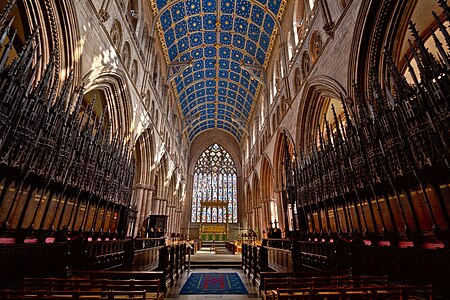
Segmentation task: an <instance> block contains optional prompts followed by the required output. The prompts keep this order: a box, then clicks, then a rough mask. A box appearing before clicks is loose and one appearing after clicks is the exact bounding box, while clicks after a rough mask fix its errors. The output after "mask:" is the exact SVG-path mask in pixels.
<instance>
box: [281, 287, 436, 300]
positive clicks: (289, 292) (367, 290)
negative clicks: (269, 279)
mask: <svg viewBox="0 0 450 300" xmlns="http://www.w3.org/2000/svg"><path fill="white" fill-rule="evenodd" d="M276 297H277V298H276V299H279V300H287V299H290V300H294V299H295V300H297V299H311V300H313V299H339V300H346V299H368V300H378V299H391V300H393V299H400V300H406V299H428V300H431V299H433V291H432V287H431V286H430V285H428V286H389V287H386V286H378V287H375V286H372V287H358V288H347V287H338V288H301V289H277V291H276Z"/></svg>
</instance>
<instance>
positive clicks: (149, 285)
mask: <svg viewBox="0 0 450 300" xmlns="http://www.w3.org/2000/svg"><path fill="white" fill-rule="evenodd" d="M24 290H26V291H32V290H47V291H74V290H78V291H109V290H114V291H146V293H147V298H148V299H163V298H164V293H162V292H161V290H160V281H159V279H149V280H136V279H128V280H112V279H88V278H25V280H24Z"/></svg>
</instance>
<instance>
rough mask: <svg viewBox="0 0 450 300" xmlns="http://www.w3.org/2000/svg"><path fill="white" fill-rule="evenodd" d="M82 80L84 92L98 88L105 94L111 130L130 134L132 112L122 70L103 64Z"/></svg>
mask: <svg viewBox="0 0 450 300" xmlns="http://www.w3.org/2000/svg"><path fill="white" fill-rule="evenodd" d="M83 82H84V86H85V91H86V93H87V92H89V91H91V90H95V89H98V90H101V91H103V93H104V94H105V97H106V103H107V107H108V116H109V120H110V121H111V125H112V130H113V132H115V131H120V132H122V133H125V134H126V135H128V134H130V133H131V122H132V115H133V112H132V108H131V94H130V91H129V89H128V85H127V81H126V75H125V74H124V73H123V71H121V70H119V69H111V68H109V67H107V66H105V67H102V68H99V69H95V70H92V71H91V72H89V73H88V74H86V76H85V77H84V78H83Z"/></svg>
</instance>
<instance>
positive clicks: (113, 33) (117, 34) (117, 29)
mask: <svg viewBox="0 0 450 300" xmlns="http://www.w3.org/2000/svg"><path fill="white" fill-rule="evenodd" d="M109 36H110V37H111V42H112V44H113V45H114V47H116V49H120V48H121V46H122V38H123V33H122V25H120V21H119V20H117V19H115V20H114V21H113V23H112V26H111V30H110V32H109Z"/></svg>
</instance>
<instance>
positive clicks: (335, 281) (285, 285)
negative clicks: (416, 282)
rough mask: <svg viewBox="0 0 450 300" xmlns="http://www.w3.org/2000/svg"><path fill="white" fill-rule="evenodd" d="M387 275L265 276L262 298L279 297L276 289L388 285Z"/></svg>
mask: <svg viewBox="0 0 450 300" xmlns="http://www.w3.org/2000/svg"><path fill="white" fill-rule="evenodd" d="M387 279H388V278H387V276H354V277H350V276H331V277H306V278H301V277H299V278H297V277H285V278H277V277H275V278H270V277H269V278H265V279H264V288H263V289H262V290H261V298H262V299H277V297H276V294H277V293H276V290H277V289H278V288H280V289H300V288H320V287H324V288H341V287H367V286H387V285H388V281H387Z"/></svg>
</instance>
